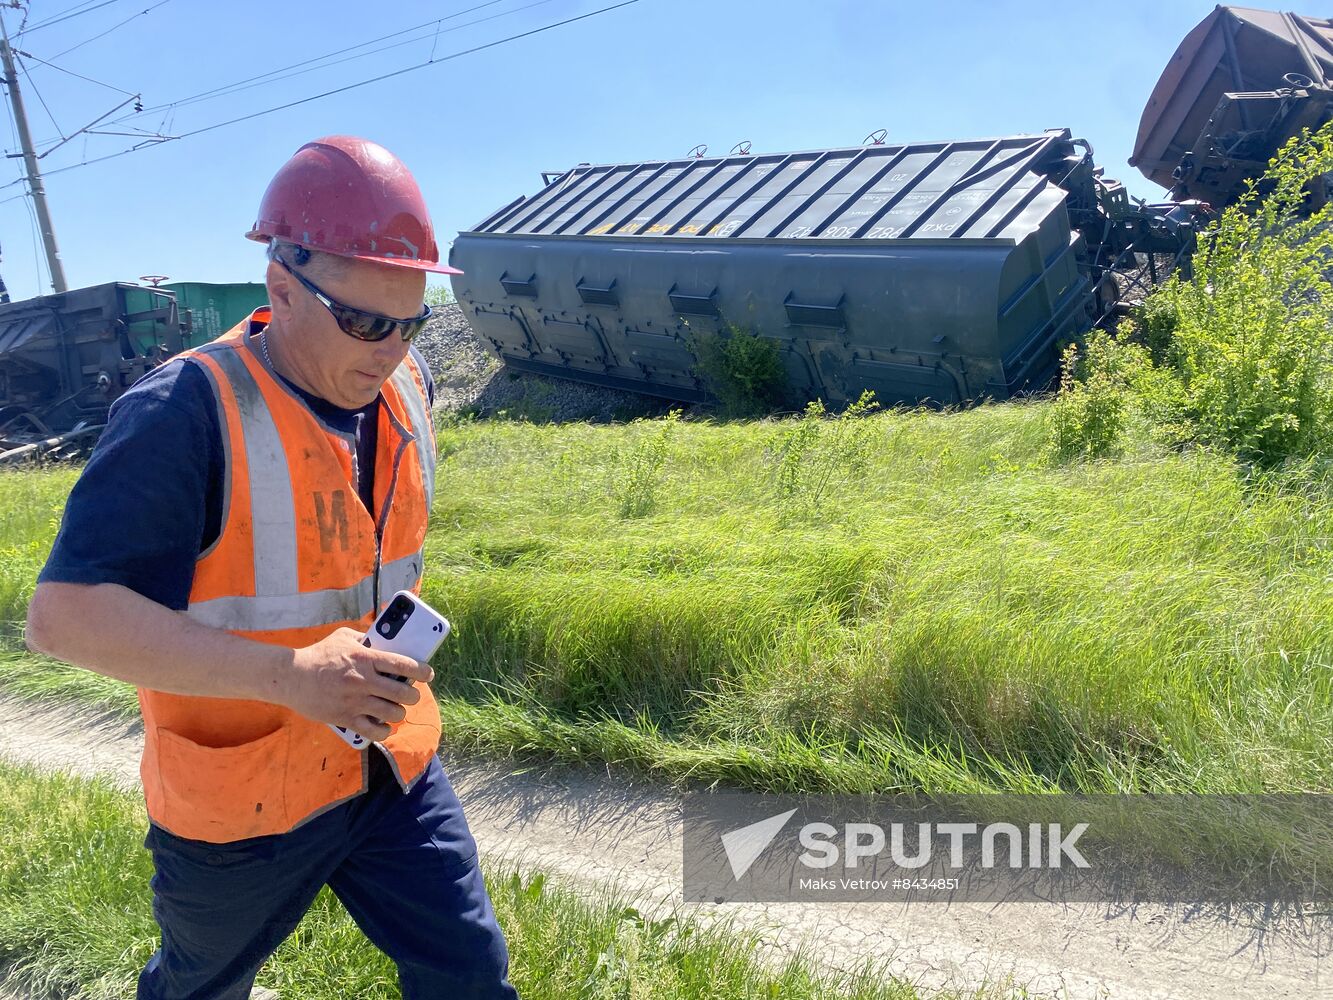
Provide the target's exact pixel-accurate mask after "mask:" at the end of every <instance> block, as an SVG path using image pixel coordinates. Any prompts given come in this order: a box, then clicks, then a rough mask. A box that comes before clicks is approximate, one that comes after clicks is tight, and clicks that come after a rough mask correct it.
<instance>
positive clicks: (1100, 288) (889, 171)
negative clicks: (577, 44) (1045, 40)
mask: <svg viewBox="0 0 1333 1000" xmlns="http://www.w3.org/2000/svg"><path fill="white" fill-rule="evenodd" d="M1174 212H1175V215H1169V214H1167V215H1164V214H1161V213H1159V212H1157V211H1155V210H1154V211H1148V210H1145V208H1144V207H1142V206H1133V205H1131V204H1130V202H1129V199H1128V197H1127V196H1126V195H1125V193H1124V191H1123V189H1122V188H1120V187H1119V185H1118V184H1115V183H1114V182H1104V181H1103V180H1102V179H1101V178H1100V176H1099V172H1098V171H1097V170H1096V169H1095V167H1094V165H1093V162H1092V156H1091V150H1090V148H1089V147H1088V146H1087V144H1086V143H1083V142H1081V141H1080V140H1077V139H1072V138H1071V137H1070V133H1069V132H1068V130H1059V131H1051V132H1047V133H1044V134H1041V135H1035V136H1031V135H1029V136H1015V137H1010V138H1000V139H984V140H975V141H964V142H936V143H922V144H917V145H904V146H888V145H870V146H862V147H854V148H848V149H829V150H817V151H811V152H800V153H783V154H767V155H731V156H726V157H716V158H698V159H686V160H665V161H664V160H658V161H649V162H643V163H628V164H618V165H607V166H589V165H580V166H579V167H576V168H574V169H572V170H569V171H567V172H565V173H563V174H560V175H559V176H558V177H555V178H554V179H552V180H551V181H550V183H549V184H548V185H547V186H546V188H545V189H544V190H542V191H540V192H539V193H537V194H536V195H534V196H532V197H530V198H520V199H518V200H516V201H515V202H512V203H511V204H509V205H507V206H506V207H505V208H503V209H501V210H500V211H498V212H496V213H494V214H493V215H491V216H490V217H489V218H487V219H485V220H484V221H482V222H481V223H479V224H478V225H477V226H476V227H474V228H473V229H471V230H469V231H466V232H463V233H461V234H460V235H459V236H458V238H457V240H456V241H455V242H454V245H453V250H452V252H451V254H450V261H451V263H452V264H454V265H455V266H457V267H460V268H462V270H463V271H464V274H463V275H461V276H457V277H455V278H454V279H453V287H454V292H455V294H456V296H457V298H458V300H459V302H460V303H461V304H462V306H463V308H464V310H465V312H466V313H467V315H468V318H469V320H470V321H471V323H472V326H473V329H474V330H475V331H476V333H477V334H478V335H479V336H480V337H481V338H482V339H483V340H484V341H485V342H486V343H488V344H489V345H490V347H491V349H492V350H493V351H494V352H495V353H496V354H497V355H498V356H499V357H500V358H501V359H502V360H503V361H505V362H506V363H507V364H509V365H510V366H511V367H513V368H516V369H519V370H525V371H533V372H540V373H545V374H551V375H557V376H563V377H567V378H574V379H578V380H580V381H587V382H592V383H596V384H601V385H606V386H613V387H618V388H627V389H633V390H637V391H640V392H648V393H653V394H657V395H661V396H666V397H668V398H674V399H681V400H686V401H702V400H705V399H707V398H708V391H707V388H706V386H705V385H704V383H703V382H702V380H701V379H700V378H699V376H698V374H697V373H696V371H695V361H696V359H695V354H694V353H693V351H692V349H691V338H692V336H695V335H702V336H710V335H715V336H728V335H731V334H732V332H733V331H735V330H737V329H742V330H747V331H751V332H754V333H757V334H759V335H761V336H764V337H767V338H771V339H773V340H775V341H777V342H778V343H779V345H780V348H781V354H782V357H783V359H784V362H785V365H786V369H787V375H788V379H789V384H790V387H791V390H792V397H793V401H794V402H798V403H799V401H800V400H802V399H813V398H815V397H821V398H823V399H824V400H825V401H828V402H831V403H834V404H838V403H845V402H847V401H850V400H854V399H856V398H857V397H858V396H859V395H860V393H861V391H862V390H864V389H871V390H873V391H874V392H875V393H876V397H877V398H878V399H879V400H880V401H881V402H884V403H896V402H927V403H932V404H937V405H948V404H958V403H965V402H969V401H974V400H978V399H982V398H994V399H1005V398H1008V397H1010V396H1012V395H1013V394H1014V393H1016V392H1020V391H1022V390H1025V389H1031V388H1037V387H1042V386H1044V385H1046V384H1047V383H1048V382H1049V381H1050V379H1051V378H1052V376H1053V374H1054V373H1055V371H1056V369H1057V366H1058V361H1059V348H1060V346H1061V345H1062V344H1063V343H1064V342H1066V341H1068V340H1070V339H1072V338H1074V337H1076V336H1077V335H1079V334H1081V333H1082V332H1084V331H1086V330H1087V329H1089V327H1090V326H1091V325H1092V324H1093V322H1094V321H1095V320H1097V319H1098V317H1099V316H1103V315H1105V314H1107V313H1108V312H1109V310H1110V309H1111V308H1112V306H1113V305H1114V304H1115V301H1116V300H1117V299H1118V298H1119V297H1120V296H1121V295H1122V294H1123V292H1124V290H1125V288H1124V285H1125V283H1126V282H1130V281H1134V280H1143V279H1142V275H1144V274H1146V272H1147V271H1148V270H1154V268H1155V267H1156V265H1157V264H1158V263H1159V262H1160V263H1161V265H1162V269H1163V270H1164V271H1165V270H1168V269H1169V268H1170V267H1171V266H1173V265H1174V264H1175V263H1176V262H1178V261H1179V260H1180V259H1181V258H1182V257H1183V256H1185V255H1186V254H1187V253H1188V249H1189V247H1190V246H1191V245H1192V243H1191V241H1192V220H1191V218H1190V213H1189V210H1188V209H1180V208H1176V209H1174ZM1152 249H1155V250H1157V251H1158V253H1157V254H1152V253H1145V251H1149V250H1152ZM1136 251H1137V252H1136ZM1117 272H1118V273H1119V277H1117ZM1162 276H1164V275H1162Z"/></svg>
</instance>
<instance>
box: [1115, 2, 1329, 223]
mask: <svg viewBox="0 0 1333 1000" xmlns="http://www.w3.org/2000/svg"><path fill="white" fill-rule="evenodd" d="M1330 118H1333V21H1330V20H1328V19H1327V18H1318V17H1305V16H1303V15H1301V14H1285V13H1279V12H1278V11H1272V10H1254V9H1251V8H1248V7H1221V6H1219V7H1218V8H1216V9H1215V10H1214V11H1213V12H1212V13H1211V14H1209V15H1208V16H1207V17H1205V18H1204V19H1203V20H1202V21H1201V22H1200V23H1199V24H1198V25H1197V26H1196V27H1195V28H1194V30H1193V31H1191V32H1190V33H1189V34H1188V35H1186V36H1185V39H1184V40H1183V41H1182V42H1181V43H1180V46H1179V47H1178V48H1177V49H1176V51H1175V54H1174V55H1172V57H1171V61H1170V62H1169V63H1167V66H1166V69H1165V70H1163V71H1162V76H1161V79H1159V80H1158V81H1157V85H1156V86H1155V87H1154V88H1153V92H1152V96H1151V97H1150V98H1149V99H1148V104H1147V106H1146V107H1145V108H1144V109H1143V117H1142V118H1141V119H1140V121H1139V133H1138V138H1137V139H1136V140H1135V143H1134V153H1133V155H1132V156H1131V157H1130V158H1129V162H1130V164H1131V165H1132V166H1136V167H1138V168H1139V170H1141V171H1142V172H1143V174H1144V176H1145V177H1147V178H1148V179H1149V180H1152V181H1155V182H1156V183H1158V184H1160V185H1162V186H1163V187H1166V188H1170V189H1171V196H1172V197H1173V198H1178V199H1183V198H1198V199H1201V200H1203V201H1206V202H1210V203H1211V204H1212V205H1214V206H1215V207H1217V208H1223V207H1225V206H1226V205H1229V204H1231V203H1232V202H1234V201H1235V200H1236V199H1237V198H1239V197H1240V196H1241V194H1242V193H1243V192H1244V190H1245V182H1246V181H1248V180H1251V179H1254V178H1257V177H1259V176H1260V175H1261V174H1262V173H1263V172H1264V170H1265V169H1266V168H1267V166H1268V161H1269V159H1270V158H1271V157H1272V156H1273V154H1274V153H1276V152H1277V151H1278V149H1279V148H1280V147H1281V146H1282V144H1283V143H1284V142H1286V141H1287V140H1288V139H1289V138H1291V137H1292V136H1294V135H1297V134H1298V133H1299V132H1300V131H1301V130H1302V129H1306V128H1308V129H1310V130H1312V131H1313V130H1314V129H1317V128H1319V127H1320V126H1321V125H1323V124H1324V123H1325V122H1327V121H1328V120H1329V119H1330ZM1312 193H1313V194H1314V195H1316V201H1317V202H1318V203H1322V201H1323V199H1324V198H1325V197H1326V196H1327V193H1326V191H1324V190H1315V191H1313V192H1312ZM1315 207H1317V205H1316V206H1315Z"/></svg>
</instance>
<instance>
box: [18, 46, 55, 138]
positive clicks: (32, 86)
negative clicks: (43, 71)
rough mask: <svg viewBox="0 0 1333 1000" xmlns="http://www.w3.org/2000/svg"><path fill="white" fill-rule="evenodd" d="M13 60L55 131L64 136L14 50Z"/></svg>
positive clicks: (44, 99)
mask: <svg viewBox="0 0 1333 1000" xmlns="http://www.w3.org/2000/svg"><path fill="white" fill-rule="evenodd" d="M11 51H14V50H11ZM14 61H15V62H17V63H18V67H19V69H20V70H21V71H22V72H23V75H24V76H25V77H27V80H28V86H30V87H31V88H32V92H33V93H34V94H36V95H37V101H38V103H40V104H41V106H42V110H43V111H45V112H46V117H47V118H50V119H51V124H52V125H54V126H55V127H56V131H57V132H59V133H60V138H62V139H64V138H66V135H65V130H64V129H63V128H61V127H60V123H59V122H58V121H56V116H55V115H53V114H51V109H50V108H49V107H48V106H47V104H46V98H45V97H43V96H42V92H41V91H40V90H38V89H37V84H35V83H34V82H33V79H32V75H31V74H30V73H29V72H28V67H27V66H26V65H25V64H24V62H23V60H22V59H20V58H19V56H18V52H17V51H14Z"/></svg>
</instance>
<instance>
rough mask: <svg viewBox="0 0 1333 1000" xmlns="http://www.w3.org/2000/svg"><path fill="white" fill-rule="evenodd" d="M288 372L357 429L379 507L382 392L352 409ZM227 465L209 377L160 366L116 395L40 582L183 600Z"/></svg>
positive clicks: (211, 534) (360, 467) (315, 405)
mask: <svg viewBox="0 0 1333 1000" xmlns="http://www.w3.org/2000/svg"><path fill="white" fill-rule="evenodd" d="M411 352H412V356H413V357H414V358H415V359H416V362H417V364H418V365H420V366H421V371H422V374H423V375H425V381H426V392H427V395H428V396H429V397H430V399H431V402H432V403H433V402H434V399H435V387H434V385H433V384H432V377H431V372H430V368H429V366H428V365H427V364H426V359H425V358H424V357H422V356H421V352H420V351H418V350H417V348H416V345H415V344H414V345H412V347H411ZM279 377H281V376H279ZM283 381H284V382H286V383H287V384H288V385H289V386H291V388H292V389H293V391H295V392H296V393H298V394H299V395H300V396H301V398H303V399H304V400H305V401H306V403H307V404H308V405H309V406H310V408H311V409H312V410H313V411H314V412H315V414H316V415H317V416H318V417H320V419H322V420H323V421H324V422H325V423H327V424H329V425H330V426H332V427H333V428H335V429H336V430H339V431H342V432H344V433H352V434H354V435H355V436H356V454H357V473H358V476H357V479H358V482H357V492H358V493H360V495H361V499H362V501H363V502H364V503H365V505H366V509H367V510H368V511H370V512H371V514H372V515H374V514H376V513H377V512H376V511H375V505H374V482H375V480H374V457H375V445H376V437H377V436H378V433H377V432H378V425H379V421H378V419H377V416H378V412H379V411H378V407H379V400H378V399H376V400H375V401H373V402H371V403H369V404H368V405H366V406H363V407H361V408H360V409H357V410H347V409H343V408H342V407H339V406H334V405H333V404H332V403H330V402H328V401H327V400H324V399H321V398H319V397H318V396H313V395H311V394H310V393H308V392H306V391H305V390H303V389H301V388H299V387H298V386H295V385H292V383H291V382H290V381H288V380H287V379H283ZM223 474H224V452H223V448H222V428H221V427H220V426H219V423H218V415H217V409H216V404H215V403H214V401H213V390H212V387H211V385H210V383H209V381H208V377H207V376H206V375H205V374H204V373H203V372H202V371H201V370H200V369H199V367H198V366H197V365H194V364H185V363H177V364H168V365H163V366H161V367H159V368H155V369H153V371H151V372H149V373H147V374H146V375H144V377H143V378H141V379H139V381H138V382H136V383H135V384H134V385H133V386H131V387H130V388H129V389H127V390H126V391H125V394H124V395H122V396H121V397H120V398H119V399H117V400H116V401H115V402H114V403H112V404H111V411H110V415H109V416H108V418H107V425H106V429H105V430H104V431H103V432H102V437H101V439H100V440H99V441H98V442H97V446H96V447H95V448H94V449H93V453H92V455H91V457H90V458H89V459H88V464H87V465H86V466H85V467H84V470H83V474H82V475H81V476H79V479H78V481H77V482H76V483H75V484H74V489H73V490H71V491H70V495H69V500H68V502H67V503H66V504H65V514H64V517H63V518H62V519H61V522H60V530H59V532H58V533H57V534H56V540H55V544H54V545H53V546H52V548H51V554H50V556H49V557H48V558H47V560H46V565H45V566H44V567H43V568H42V572H41V574H40V575H39V576H38V578H37V579H38V582H41V581H45V580H53V581H59V582H62V583H89V584H91V583H118V584H120V585H121V586H123V587H128V588H129V589H130V590H133V591H134V592H135V593H138V594H142V595H143V596H144V597H147V598H148V599H149V600H151V601H156V602H157V603H158V604H162V605H165V606H166V607H168V608H171V609H173V610H176V611H183V610H185V608H186V607H187V606H188V605H189V597H190V587H191V585H192V584H193V582H194V564H195V561H196V560H197V559H198V556H199V553H200V552H202V551H203V550H204V549H206V548H207V547H208V546H209V545H211V544H212V543H213V541H214V540H215V539H216V538H217V537H218V534H219V533H220V532H221V530H222V491H223V479H222V477H223Z"/></svg>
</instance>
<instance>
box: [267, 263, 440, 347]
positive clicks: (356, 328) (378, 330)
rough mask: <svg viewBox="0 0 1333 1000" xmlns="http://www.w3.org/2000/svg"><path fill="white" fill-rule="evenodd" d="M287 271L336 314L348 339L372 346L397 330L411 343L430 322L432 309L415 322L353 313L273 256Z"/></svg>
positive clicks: (426, 309) (424, 309)
mask: <svg viewBox="0 0 1333 1000" xmlns="http://www.w3.org/2000/svg"><path fill="white" fill-rule="evenodd" d="M273 259H274V260H276V261H277V262H278V263H279V264H281V265H282V268H283V270H284V271H286V272H287V273H288V274H290V275H291V276H292V277H293V278H295V279H296V280H297V281H299V282H300V283H301V287H303V288H304V289H305V290H306V291H308V292H309V293H310V294H311V295H313V296H314V297H315V298H317V299H319V301H320V302H322V303H323V304H324V308H325V309H327V310H328V311H329V312H330V313H332V314H333V318H334V319H335V320H337V321H338V328H339V329H340V330H342V332H343V333H345V334H347V335H348V336H349V337H355V338H356V339H357V340H368V341H371V342H372V343H373V342H375V341H380V340H383V339H384V338H385V337H387V336H389V334H391V333H393V332H394V331H395V330H397V331H398V332H399V333H400V334H402V337H403V339H404V340H406V341H411V340H412V339H413V338H414V337H415V336H416V335H417V334H419V333H420V332H421V331H422V330H423V329H425V327H426V323H427V322H429V321H430V316H431V310H430V306H428V305H423V306H422V307H421V315H420V316H414V317H413V318H412V319H394V318H393V317H392V316H381V315H380V314H379V313H373V312H366V311H365V310H364V309H353V308H352V307H351V306H345V305H343V304H342V303H341V302H336V301H334V300H333V299H332V298H330V297H329V296H328V295H327V294H326V293H325V292H324V291H323V290H322V289H321V288H320V287H319V286H318V285H316V284H315V283H314V282H313V281H311V280H310V279H309V278H306V277H305V276H304V275H301V274H297V273H296V271H294V270H293V269H292V267H291V265H290V264H288V263H287V262H286V261H285V260H283V259H282V258H281V257H279V256H277V255H276V254H275V255H274V256H273Z"/></svg>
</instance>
